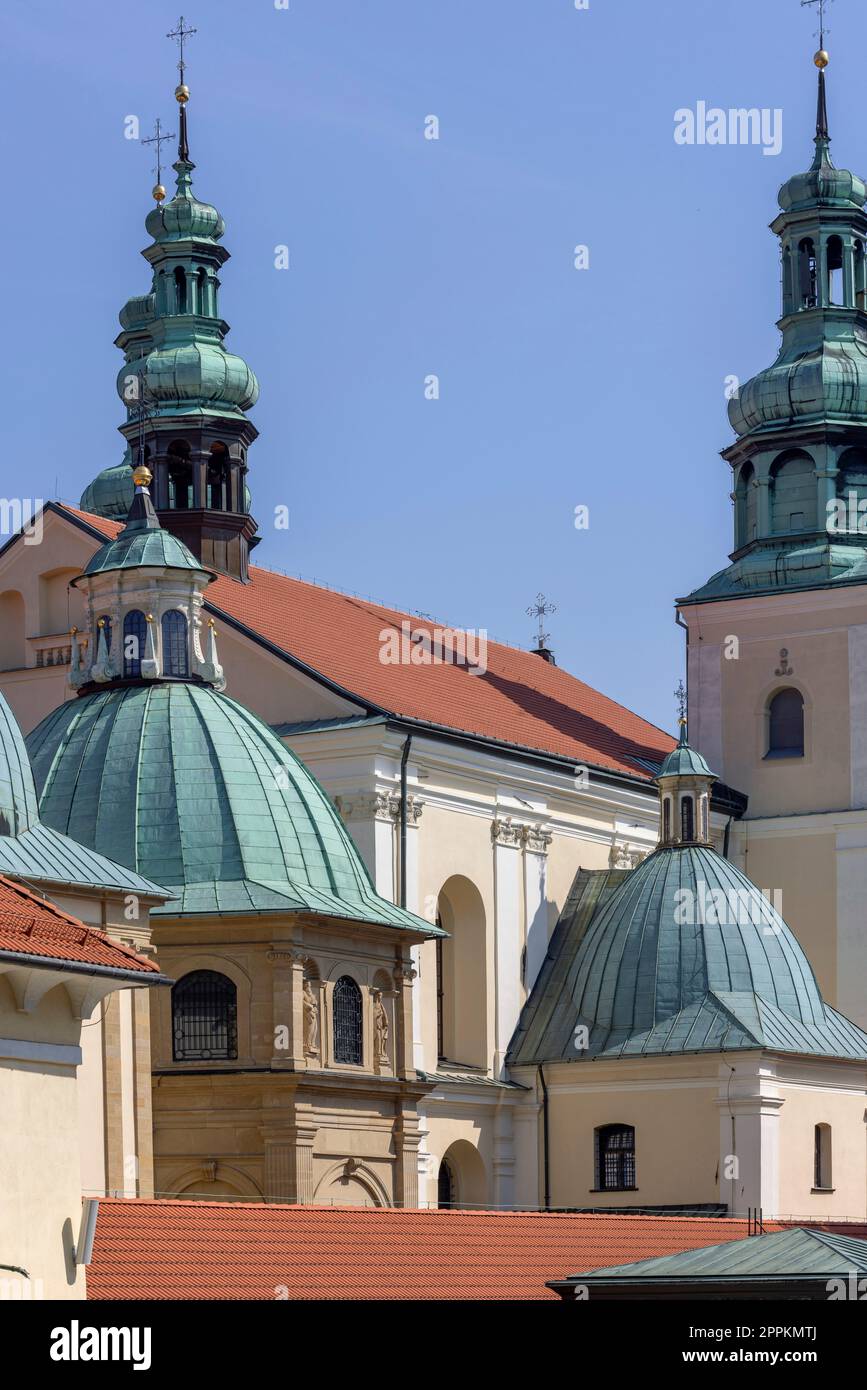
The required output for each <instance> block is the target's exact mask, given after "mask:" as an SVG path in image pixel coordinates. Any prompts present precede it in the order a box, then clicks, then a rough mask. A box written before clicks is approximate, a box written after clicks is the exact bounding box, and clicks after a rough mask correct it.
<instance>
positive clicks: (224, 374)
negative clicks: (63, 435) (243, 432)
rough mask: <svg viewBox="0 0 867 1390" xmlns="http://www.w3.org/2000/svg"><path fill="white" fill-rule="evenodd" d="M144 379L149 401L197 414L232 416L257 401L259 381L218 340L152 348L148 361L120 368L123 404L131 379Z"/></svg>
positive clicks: (132, 363)
mask: <svg viewBox="0 0 867 1390" xmlns="http://www.w3.org/2000/svg"><path fill="white" fill-rule="evenodd" d="M133 375H137V376H143V377H144V386H145V391H144V393H143V394H144V395H145V398H146V399H147V400H148V401H152V402H156V403H157V404H161V405H169V406H174V407H177V408H178V409H180V410H195V409H198V408H200V407H204V408H206V409H207V408H209V407H211V408H214V409H216V410H217V411H219V409H220V408H221V407H222V408H225V407H229V408H230V410H231V412H232V414H238V413H242V412H243V411H245V410H249V409H250V407H251V406H253V405H255V404H256V401H257V400H258V399H259V383H258V381H257V380H256V377H255V374H254V373H253V372H252V371H251V370H250V368H249V367H248V366H247V363H246V362H245V361H244V359H243V358H242V357H236V356H235V355H234V353H231V352H226V349H225V348H224V347H223V346H222V345H221V344H220V343H218V342H213V343H210V342H202V341H198V342H188V343H182V344H179V345H178V346H176V347H162V348H154V350H153V351H152V352H149V353H148V355H147V356H146V357H143V358H140V359H139V360H138V361H137V362H131V363H127V364H125V365H124V366H123V367H121V369H120V371H119V372H118V376H117V390H118V395H119V396H120V398H121V400H125V399H126V397H125V392H126V391H128V382H129V377H130V376H133Z"/></svg>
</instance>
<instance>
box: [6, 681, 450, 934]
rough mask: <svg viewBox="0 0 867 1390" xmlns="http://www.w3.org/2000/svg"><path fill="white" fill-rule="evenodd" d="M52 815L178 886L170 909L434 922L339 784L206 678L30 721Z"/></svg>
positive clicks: (98, 699) (132, 690)
mask: <svg viewBox="0 0 867 1390" xmlns="http://www.w3.org/2000/svg"><path fill="white" fill-rule="evenodd" d="M28 750H29V753H30V758H31V762H32V764H33V772H34V776H35V779H36V785H37V787H38V788H39V795H40V810H41V815H42V818H43V820H44V821H45V822H46V823H47V824H48V825H50V826H53V827H54V828H55V829H57V830H62V831H63V832H64V833H67V834H70V835H72V836H74V837H75V838H76V839H78V840H80V841H81V842H82V843H84V844H86V845H89V846H91V847H93V848H94V849H97V850H99V852H100V853H103V854H106V855H108V856H109V857H110V858H114V859H116V860H117V861H119V862H120V863H122V864H126V865H128V866H129V867H130V868H134V869H136V870H137V871H138V872H140V873H143V874H144V875H145V876H146V877H149V876H150V875H151V874H153V876H154V878H155V880H156V881H157V882H158V883H163V884H165V885H166V887H167V888H170V889H173V890H174V893H175V901H173V902H172V903H170V904H169V906H168V907H167V908H165V909H161V910H162V911H165V912H169V913H170V914H171V915H172V916H174V915H176V914H177V913H180V912H183V913H203V914H213V913H217V912H225V913H249V912H257V913H261V912H287V911H289V912H313V913H317V914H324V915H326V916H333V917H340V918H348V919H351V920H355V921H364V922H372V923H379V924H384V925H386V926H394V927H404V928H407V929H409V930H412V931H416V932H418V931H420V930H425V929H426V930H427V932H428V933H429V934H435V933H434V931H433V928H431V927H430V926H427V927H425V924H424V923H422V922H421V921H420V920H419V919H418V918H417V917H415V916H413V914H412V913H409V912H407V911H405V910H404V909H402V908H399V907H395V906H394V905H393V904H391V903H389V902H387V901H386V900H385V899H384V898H381V897H379V895H378V894H377V893H376V891H375V889H374V887H373V884H372V883H371V881H370V877H369V875H368V873H367V870H366V868H365V866H364V863H363V862H362V860H361V857H360V855H359V853H358V851H357V850H356V848H355V845H354V844H353V842H352V840H351V838H350V836H349V834H348V833H347V831H346V830H345V829H344V827H343V824H342V823H341V821H340V818H339V816H338V814H337V811H336V810H335V808H334V806H333V805H332V803H331V802H330V801H329V799H328V796H327V795H326V793H325V792H324V791H323V789H322V787H321V786H320V785H319V783H318V782H317V780H316V779H315V777H314V776H313V775H312V773H310V772H309V771H308V770H307V768H306V767H305V766H304V764H303V763H302V762H301V761H300V759H299V758H297V757H296V756H295V754H294V753H293V752H291V750H290V749H288V748H287V747H286V746H285V744H283V743H282V742H281V741H280V739H279V738H277V736H276V735H275V734H274V733H273V732H272V731H271V729H270V728H269V727H268V726H267V725H266V724H264V723H263V722H262V720H261V719H259V718H258V717H257V716H256V715H255V714H253V713H251V711H250V710H247V709H245V708H244V706H243V705H240V704H238V703H237V702H236V701H234V700H231V699H229V698H228V696H226V695H222V694H219V693H218V692H217V691H216V690H214V689H212V688H211V687H210V686H208V685H200V684H194V683H187V682H178V683H171V684H169V683H162V682H154V683H142V684H138V685H128V686H126V687H115V688H113V689H109V690H100V691H98V692H95V693H93V694H89V695H81V696H79V698H78V699H77V700H71V701H69V702H67V703H65V704H62V705H60V706H59V708H58V709H56V710H55V711H54V712H53V713H52V714H50V715H48V717H47V718H46V719H44V720H43V721H42V723H41V724H40V725H39V726H38V727H37V728H36V729H35V730H34V731H33V733H31V734H30V736H29V739H28Z"/></svg>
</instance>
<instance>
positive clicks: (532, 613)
mask: <svg viewBox="0 0 867 1390" xmlns="http://www.w3.org/2000/svg"><path fill="white" fill-rule="evenodd" d="M556 612H557V605H556V603H549V602H548V600H547V599H546V598H545V595H544V594H537V595H536V602H535V603H531V604H530V607H529V608H528V609H527V617H528V618H538V620H539V631H538V633H537V634H536V640H537V643H538V645H539V646H540V647H542V648H544V647H546V646H547V644H548V639H549V638H550V636H551V634H550V632H546V631H545V618H546V617H547V615H548V614H549V613H556Z"/></svg>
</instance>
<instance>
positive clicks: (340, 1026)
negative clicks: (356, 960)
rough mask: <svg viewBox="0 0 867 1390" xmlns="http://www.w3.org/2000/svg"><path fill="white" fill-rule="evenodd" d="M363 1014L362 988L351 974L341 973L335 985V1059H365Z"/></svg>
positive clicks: (353, 1060)
mask: <svg viewBox="0 0 867 1390" xmlns="http://www.w3.org/2000/svg"><path fill="white" fill-rule="evenodd" d="M363 1053H364V1047H363V1015H362V1007H361V990H360V989H359V988H358V985H357V984H356V983H355V981H354V980H353V979H352V978H351V976H349V975H341V977H340V979H339V980H338V981H337V984H336V985H335V986H334V1060H335V1062H352V1063H354V1064H355V1065H356V1066H361V1063H362V1061H363Z"/></svg>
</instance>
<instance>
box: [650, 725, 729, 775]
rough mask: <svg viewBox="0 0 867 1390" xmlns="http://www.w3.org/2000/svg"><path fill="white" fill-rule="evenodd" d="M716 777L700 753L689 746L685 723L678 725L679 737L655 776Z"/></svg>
mask: <svg viewBox="0 0 867 1390" xmlns="http://www.w3.org/2000/svg"><path fill="white" fill-rule="evenodd" d="M690 776H691V777H716V773H715V772H711V770H710V768H709V767H708V765H707V763H706V762H705V760H704V758H703V757H702V756H701V753H697V752H696V750H695V749H694V748H690V746H689V744H688V743H687V741H686V724H681V726H680V739H679V740H678V745H677V747H676V748H672V750H671V752H670V753H669V755H668V757H667V758H665V759H664V761H663V763H662V765H661V767H660V769H659V772H658V773H657V777H690Z"/></svg>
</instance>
